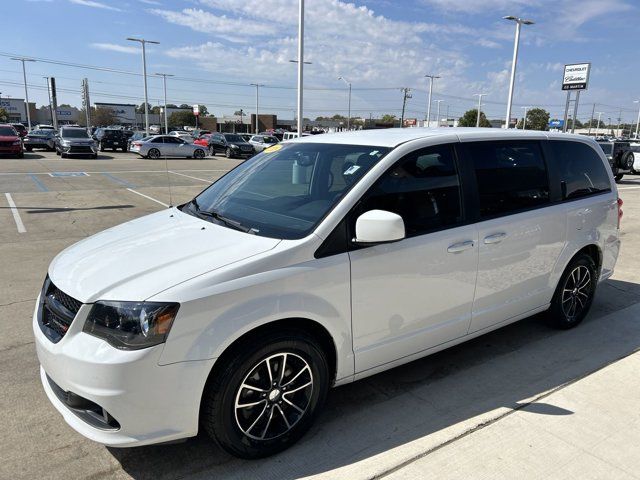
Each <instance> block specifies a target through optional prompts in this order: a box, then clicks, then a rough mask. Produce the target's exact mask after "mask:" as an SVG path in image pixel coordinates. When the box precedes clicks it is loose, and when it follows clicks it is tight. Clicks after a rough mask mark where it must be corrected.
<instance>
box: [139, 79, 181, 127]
mask: <svg viewBox="0 0 640 480" xmlns="http://www.w3.org/2000/svg"><path fill="white" fill-rule="evenodd" d="M155 75H157V76H159V77H162V87H163V89H164V134H165V135H166V134H167V133H169V120H168V119H167V77H173V76H174V75H172V74H170V73H156V74H155ZM145 83H146V82H145ZM145 92H146V88H145ZM146 102H147V99H146V98H145V108H146ZM147 128H149V125H147Z"/></svg>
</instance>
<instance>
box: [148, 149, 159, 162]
mask: <svg viewBox="0 0 640 480" xmlns="http://www.w3.org/2000/svg"><path fill="white" fill-rule="evenodd" d="M147 157H149V158H152V159H154V160H157V159H158V158H160V150H158V149H157V148H152V149H151V150H149V153H148V154H147Z"/></svg>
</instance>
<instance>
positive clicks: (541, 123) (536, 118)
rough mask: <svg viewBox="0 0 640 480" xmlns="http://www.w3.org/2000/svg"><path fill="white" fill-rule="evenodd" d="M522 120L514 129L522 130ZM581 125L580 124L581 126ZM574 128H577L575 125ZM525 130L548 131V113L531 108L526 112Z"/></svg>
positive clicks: (541, 109)
mask: <svg viewBox="0 0 640 480" xmlns="http://www.w3.org/2000/svg"><path fill="white" fill-rule="evenodd" d="M522 123H523V122H522V119H520V120H519V121H518V124H517V125H516V128H522ZM581 125H582V124H581ZM576 128H582V126H580V127H578V124H577V123H576ZM526 129H527V130H542V131H544V130H548V129H549V112H547V111H546V110H545V109H543V108H532V109H530V110H527V125H526Z"/></svg>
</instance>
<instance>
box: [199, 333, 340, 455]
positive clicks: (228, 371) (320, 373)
mask: <svg viewBox="0 0 640 480" xmlns="http://www.w3.org/2000/svg"><path fill="white" fill-rule="evenodd" d="M215 375H216V376H215V377H212V378H211V379H210V382H209V385H208V386H207V389H206V391H205V394H204V398H203V410H202V417H201V420H202V423H203V425H204V428H205V430H206V431H207V433H208V434H209V435H210V436H211V437H212V438H213V439H214V440H215V441H216V442H217V443H218V444H219V445H220V446H221V447H222V448H223V449H224V450H226V451H227V452H229V453H231V454H232V455H236V456H238V457H241V458H260V457H266V456H268V455H273V454H275V453H277V452H280V451H282V450H284V449H286V448H288V447H290V446H291V445H293V444H294V443H295V442H296V441H297V440H298V439H299V438H300V437H302V435H304V433H305V432H306V431H307V430H308V429H309V428H310V427H311V425H312V423H313V421H314V420H315V418H316V417H317V415H318V413H319V411H320V409H321V407H322V405H323V403H324V400H325V398H326V394H327V390H328V388H329V367H328V362H327V357H326V354H325V352H324V351H323V350H322V348H321V347H320V346H319V345H318V343H317V342H316V341H315V340H314V339H313V338H311V337H310V336H308V335H307V334H306V333H304V332H298V331H291V332H281V333H272V334H267V335H265V336H262V337H261V338H256V339H255V340H254V341H253V342H249V343H247V344H246V345H243V348H239V349H238V350H237V353H236V355H235V357H234V358H232V359H231V361H230V362H229V364H228V365H226V366H225V368H224V369H221V370H219V371H217V372H216V373H215Z"/></svg>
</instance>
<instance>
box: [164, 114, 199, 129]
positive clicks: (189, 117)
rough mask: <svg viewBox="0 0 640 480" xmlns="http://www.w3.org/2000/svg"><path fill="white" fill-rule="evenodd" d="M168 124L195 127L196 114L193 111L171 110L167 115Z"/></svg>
mask: <svg viewBox="0 0 640 480" xmlns="http://www.w3.org/2000/svg"><path fill="white" fill-rule="evenodd" d="M169 125H170V126H171V127H180V128H182V127H185V126H190V127H195V126H196V116H195V115H194V114H193V112H186V111H185V112H173V113H172V114H171V115H170V116H169Z"/></svg>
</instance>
